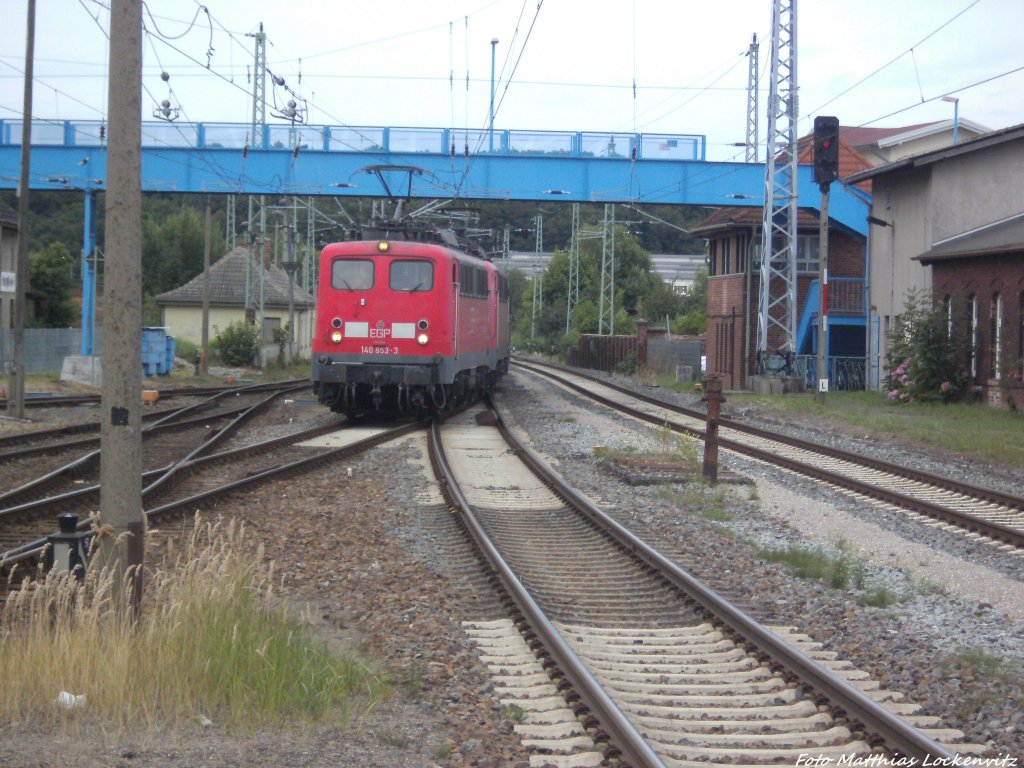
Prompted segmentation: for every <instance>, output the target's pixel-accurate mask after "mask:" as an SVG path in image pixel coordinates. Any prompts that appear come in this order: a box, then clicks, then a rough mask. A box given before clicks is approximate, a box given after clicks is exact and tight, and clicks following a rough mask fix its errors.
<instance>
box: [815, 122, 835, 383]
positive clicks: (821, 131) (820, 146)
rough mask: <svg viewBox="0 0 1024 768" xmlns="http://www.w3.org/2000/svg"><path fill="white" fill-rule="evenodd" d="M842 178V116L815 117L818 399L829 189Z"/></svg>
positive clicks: (823, 367) (823, 360) (824, 347)
mask: <svg viewBox="0 0 1024 768" xmlns="http://www.w3.org/2000/svg"><path fill="white" fill-rule="evenodd" d="M838 178H839V118H837V117H832V116H829V115H819V116H818V117H816V118H814V181H815V182H817V184H818V188H819V189H820V190H821V208H820V210H821V213H820V215H819V222H820V223H819V231H818V300H819V303H818V356H817V360H818V391H817V393H816V395H815V397H816V399H817V400H818V401H819V402H823V401H824V400H825V394H826V393H827V392H828V192H829V187H830V186H831V184H832V182H833V181H835V180H836V179H838Z"/></svg>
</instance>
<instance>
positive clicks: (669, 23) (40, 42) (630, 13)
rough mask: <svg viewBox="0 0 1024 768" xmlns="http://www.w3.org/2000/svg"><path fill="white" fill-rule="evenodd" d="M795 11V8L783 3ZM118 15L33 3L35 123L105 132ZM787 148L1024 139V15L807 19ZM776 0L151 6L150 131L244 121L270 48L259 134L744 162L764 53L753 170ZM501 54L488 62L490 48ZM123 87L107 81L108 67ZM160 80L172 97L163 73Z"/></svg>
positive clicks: (978, 9)
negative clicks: (661, 139) (954, 126)
mask: <svg viewBox="0 0 1024 768" xmlns="http://www.w3.org/2000/svg"><path fill="white" fill-rule="evenodd" d="M792 2H793V3H796V0H792ZM27 4H28V3H27V0H0V6H2V10H3V14H2V16H3V24H2V25H0V120H20V119H21V116H22V109H23V103H24V102H23V99H24V69H25V37H26V8H27ZM109 4H110V0H37V3H36V32H35V65H34V67H35V78H34V80H35V84H34V90H33V109H32V112H33V115H34V117H35V118H36V119H62V120H75V119H78V120H101V119H105V118H106V115H107V109H106V102H107V81H108V75H109V73H110V71H111V67H110V64H109V40H108V37H107V30H108V29H109V10H108V8H109ZM797 5H798V18H797V53H798V61H797V83H798V88H799V123H798V133H799V134H801V135H802V134H806V133H809V132H810V131H811V128H812V124H813V118H814V117H815V116H816V115H835V116H837V117H838V118H839V120H840V122H841V124H842V125H844V126H864V125H867V126H872V127H894V126H905V125H915V124H919V123H926V122H931V121H936V120H950V119H952V118H953V115H954V104H952V103H949V102H945V101H942V97H943V96H954V97H956V98H959V102H958V105H957V106H958V112H959V118H960V120H962V121H963V120H968V121H971V122H974V123H977V124H980V125H981V126H983V127H985V128H988V129H992V130H995V129H998V128H1005V127H1007V126H1010V125H1017V124H1021V123H1024V44H1022V42H1021V31H1022V30H1024V0H857V2H851V0H804V1H803V2H801V3H798V4H797ZM771 10H772V2H771V0H713V1H712V2H707V1H706V0H702V2H694V1H693V0H618V1H612V2H594V1H593V0H540V2H538V0H372V1H370V2H368V1H367V0H360V1H359V2H353V0H332V1H328V0H277V1H276V2H267V1H266V0H245V1H244V2H240V1H239V0H207V2H206V4H205V5H200V4H198V3H197V2H195V0H146V2H145V4H144V11H143V20H144V26H145V34H144V36H143V97H142V98H143V119H144V120H153V119H154V117H153V112H154V110H156V109H157V108H158V107H159V106H160V103H161V102H162V101H163V100H165V99H166V100H167V101H169V102H170V103H171V106H172V107H173V108H176V109H177V110H178V112H177V114H178V117H177V119H178V120H179V121H184V122H219V123H248V122H250V121H251V119H252V95H251V91H252V84H251V77H252V69H253V61H254V38H253V37H251V34H252V33H254V32H257V31H258V30H259V28H260V24H261V23H262V25H263V31H264V32H265V34H266V36H267V37H266V39H267V47H266V59H267V68H268V70H269V71H270V72H271V73H272V74H273V75H274V76H276V78H275V79H280V80H282V81H283V85H279V84H278V85H275V84H273V83H274V80H272V79H268V81H267V88H266V94H267V107H268V109H267V120H268V122H279V123H286V122H287V121H288V120H287V118H284V117H281V115H283V114H284V113H285V110H286V108H287V103H288V101H289V100H294V101H295V102H296V105H297V107H298V108H299V110H300V112H299V119H301V120H305V121H306V122H307V123H310V124H313V125H321V124H330V125H346V126H409V127H430V128H445V127H451V128H470V129H484V128H486V127H487V124H488V120H489V108H490V107H489V105H490V94H491V83H492V78H491V61H492V52H493V55H494V72H495V74H494V92H495V118H494V127H495V129H506V128H508V129H516V130H556V131H598V132H626V133H657V134H703V135H705V136H706V137H707V147H708V149H707V156H708V159H710V160H742V159H743V155H744V150H743V148H742V147H737V146H735V145H736V144H737V143H739V144H742V142H743V141H744V139H745V134H746V123H747V103H748V102H747V82H748V77H749V58H748V49H749V47H750V44H751V41H752V37H753V35H755V34H756V35H757V39H758V40H759V41H760V48H759V54H758V55H759V76H760V80H759V82H760V86H759V90H760V92H761V96H760V108H759V113H760V115H759V121H760V134H761V135H760V141H761V142H762V148H761V151H760V153H759V157H761V158H763V157H764V149H763V142H764V132H765V128H766V126H767V118H766V113H767V107H766V102H767V91H768V87H769V82H770V64H771V62H770V58H771ZM495 39H496V40H497V43H495V44H493V45H492V40H495ZM115 71H116V68H115ZM163 73H166V75H167V78H166V79H164V78H163V77H162V74H163Z"/></svg>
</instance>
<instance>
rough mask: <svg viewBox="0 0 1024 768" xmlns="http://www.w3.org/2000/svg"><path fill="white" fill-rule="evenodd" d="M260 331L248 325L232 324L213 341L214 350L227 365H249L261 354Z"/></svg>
mask: <svg viewBox="0 0 1024 768" xmlns="http://www.w3.org/2000/svg"><path fill="white" fill-rule="evenodd" d="M259 342H260V329H259V328H257V327H256V326H255V325H248V324H246V323H231V325H229V326H228V327H227V328H226V329H225V330H224V331H223V333H221V334H220V335H219V336H217V337H216V338H215V339H214V340H213V345H212V346H213V348H214V349H215V350H216V351H217V354H218V355H220V359H221V360H222V361H223V362H224V363H225V364H227V365H249V364H251V363H252V361H253V360H254V359H255V358H256V354H257V353H258V352H259Z"/></svg>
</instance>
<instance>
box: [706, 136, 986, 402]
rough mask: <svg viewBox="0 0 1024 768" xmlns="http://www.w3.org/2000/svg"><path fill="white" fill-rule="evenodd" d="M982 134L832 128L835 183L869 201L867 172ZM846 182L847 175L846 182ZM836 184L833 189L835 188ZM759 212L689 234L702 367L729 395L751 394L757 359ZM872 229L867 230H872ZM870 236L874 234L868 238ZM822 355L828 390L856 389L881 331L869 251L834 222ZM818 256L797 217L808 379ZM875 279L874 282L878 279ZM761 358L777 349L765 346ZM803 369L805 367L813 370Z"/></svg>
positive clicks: (808, 153) (799, 355) (723, 218)
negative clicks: (693, 240) (848, 185)
mask: <svg viewBox="0 0 1024 768" xmlns="http://www.w3.org/2000/svg"><path fill="white" fill-rule="evenodd" d="M984 131H985V128H983V127H982V126H979V125H976V124H975V123H971V122H970V121H967V120H960V121H958V123H956V124H954V122H953V121H952V120H943V121H938V122H934V123H925V124H920V125H911V126H904V127H896V128H861V127H846V126H840V129H839V178H840V179H846V180H847V181H849V182H853V183H855V185H856V186H857V187H858V188H860V189H861V190H863V191H864V192H865V193H868V194H872V192H873V190H872V178H873V176H872V175H871V171H872V169H874V168H875V167H876V166H877V165H879V164H880V163H887V162H893V161H894V160H895V161H896V162H902V161H904V159H905V158H907V157H912V156H914V155H917V154H921V153H922V152H926V151H928V150H933V149H934V148H935V147H947V148H948V147H949V145H951V144H952V143H953V137H954V135H957V136H958V138H959V139H960V141H961V142H963V141H965V140H968V139H970V138H974V137H977V136H979V135H982V134H983V133H984ZM813 144H814V142H813V136H812V135H808V136H805V137H803V138H802V139H801V140H800V142H799V143H798V145H797V151H798V157H797V161H798V162H799V163H801V164H813V162H814V146H813ZM850 177H852V178H850ZM837 183H838V182H837ZM761 223H762V209H761V208H760V207H756V208H742V207H736V208H719V209H717V210H716V211H714V212H713V213H712V214H711V215H710V216H709V217H708V218H707V219H705V220H704V221H702V222H700V223H699V224H697V225H696V226H694V227H691V228H690V232H691V233H692V234H694V235H698V236H702V237H704V238H706V240H707V264H708V287H707V292H708V305H707V311H708V329H707V370H708V372H709V373H717V374H720V375H722V376H723V386H725V388H727V389H729V388H732V389H746V388H749V387H750V382H751V377H752V376H753V374H754V373H755V363H756V360H757V325H758V312H759V307H758V297H759V291H760V283H761V265H760V250H761ZM872 229H875V228H872ZM874 234H877V233H874ZM828 248H829V251H828V253H829V255H828V262H829V264H828V266H829V323H828V327H829V349H828V357H829V360H830V376H829V379H830V384H829V386H830V388H832V389H863V388H864V387H865V376H866V375H871V372H872V370H873V371H874V376H875V379H874V380H875V382H876V386H877V376H878V371H877V364H876V366H875V368H874V369H871V368H868V367H867V366H866V365H865V359H866V358H867V357H870V358H871V359H873V360H874V361H875V362H876V363H877V359H878V354H879V333H878V330H877V323H876V324H875V326H876V327H875V332H874V333H872V334H870V335H869V333H868V330H867V329H868V327H869V315H870V313H869V310H870V308H871V305H872V304H873V303H874V300H873V299H872V301H870V302H869V301H868V289H869V287H870V288H871V289H872V293H874V291H875V290H880V286H878V285H877V284H876V285H870V282H869V280H868V279H866V278H868V276H869V272H868V249H867V241H866V239H865V238H864V237H863V236H862V235H860V234H858V233H856V232H854V231H852V230H848V229H846V228H844V227H842V226H839V225H837V224H836V222H834V221H833V222H832V223H831V226H830V228H829V244H828ZM818 250H819V226H818V216H817V212H816V211H813V210H801V211H800V212H799V214H798V219H797V275H796V288H797V296H796V299H797V307H796V313H797V315H796V323H797V338H796V345H797V348H796V350H795V354H796V363H797V371H798V373H803V374H804V375H805V377H806V378H809V379H811V380H813V377H807V375H806V371H807V370H808V367H807V363H808V362H810V358H816V357H817V351H818V350H817V338H818V301H819V298H818ZM875 279H880V277H876V278H875ZM767 351H768V353H769V355H773V354H776V353H777V352H778V350H775V349H768V350H767ZM814 365H815V363H814V362H810V370H813V369H814Z"/></svg>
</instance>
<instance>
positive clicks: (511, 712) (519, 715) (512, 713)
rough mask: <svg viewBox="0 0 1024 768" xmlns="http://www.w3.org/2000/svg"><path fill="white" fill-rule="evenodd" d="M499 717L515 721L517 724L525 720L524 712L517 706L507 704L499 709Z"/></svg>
mask: <svg viewBox="0 0 1024 768" xmlns="http://www.w3.org/2000/svg"><path fill="white" fill-rule="evenodd" d="M501 716H502V717H503V718H504V719H505V720H515V721H516V722H517V723H521V722H523V720H525V719H526V710H525V709H523V708H522V707H520V706H519V705H517V704H509V705H507V706H504V707H502V708H501Z"/></svg>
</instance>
